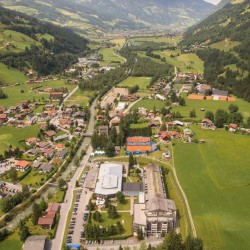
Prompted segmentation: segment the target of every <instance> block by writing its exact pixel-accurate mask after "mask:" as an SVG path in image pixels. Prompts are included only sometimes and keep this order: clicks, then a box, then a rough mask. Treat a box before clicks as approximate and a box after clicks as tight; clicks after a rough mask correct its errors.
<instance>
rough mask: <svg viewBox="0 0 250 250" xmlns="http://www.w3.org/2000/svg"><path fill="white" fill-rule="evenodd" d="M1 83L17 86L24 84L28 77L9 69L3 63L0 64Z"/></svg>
mask: <svg viewBox="0 0 250 250" xmlns="http://www.w3.org/2000/svg"><path fill="white" fill-rule="evenodd" d="M0 81H1V82H3V83H10V84H15V83H17V82H21V83H24V82H26V81H27V77H26V76H25V75H24V73H22V72H21V71H19V70H17V69H13V68H9V67H8V66H6V65H5V64H3V63H0Z"/></svg>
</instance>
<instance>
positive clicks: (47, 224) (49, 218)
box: [37, 212, 56, 229]
mask: <svg viewBox="0 0 250 250" xmlns="http://www.w3.org/2000/svg"><path fill="white" fill-rule="evenodd" d="M55 217H56V213H55V212H49V213H47V214H46V215H45V216H42V217H39V219H38V223H37V224H38V225H39V226H40V227H41V228H42V229H51V228H52V227H53V226H54V223H55Z"/></svg>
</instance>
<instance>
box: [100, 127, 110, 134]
mask: <svg viewBox="0 0 250 250" xmlns="http://www.w3.org/2000/svg"><path fill="white" fill-rule="evenodd" d="M98 134H99V135H108V134H109V126H99V127H98Z"/></svg>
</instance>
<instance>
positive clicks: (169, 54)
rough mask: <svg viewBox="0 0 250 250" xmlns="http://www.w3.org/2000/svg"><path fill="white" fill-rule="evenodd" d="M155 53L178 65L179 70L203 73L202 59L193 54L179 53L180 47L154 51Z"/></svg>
mask: <svg viewBox="0 0 250 250" xmlns="http://www.w3.org/2000/svg"><path fill="white" fill-rule="evenodd" d="M154 53H155V54H158V55H160V56H161V57H165V59H166V62H168V63H169V64H172V65H173V66H176V67H178V69H179V71H181V72H194V73H203V71H204V66H203V61H202V60H201V59H200V58H199V57H198V56H197V55H196V54H195V53H189V54H181V50H180V49H176V50H174V51H172V50H164V51H154Z"/></svg>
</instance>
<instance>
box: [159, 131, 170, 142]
mask: <svg viewBox="0 0 250 250" xmlns="http://www.w3.org/2000/svg"><path fill="white" fill-rule="evenodd" d="M161 139H162V140H164V139H170V135H169V134H168V133H167V132H165V131H163V132H161Z"/></svg>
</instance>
